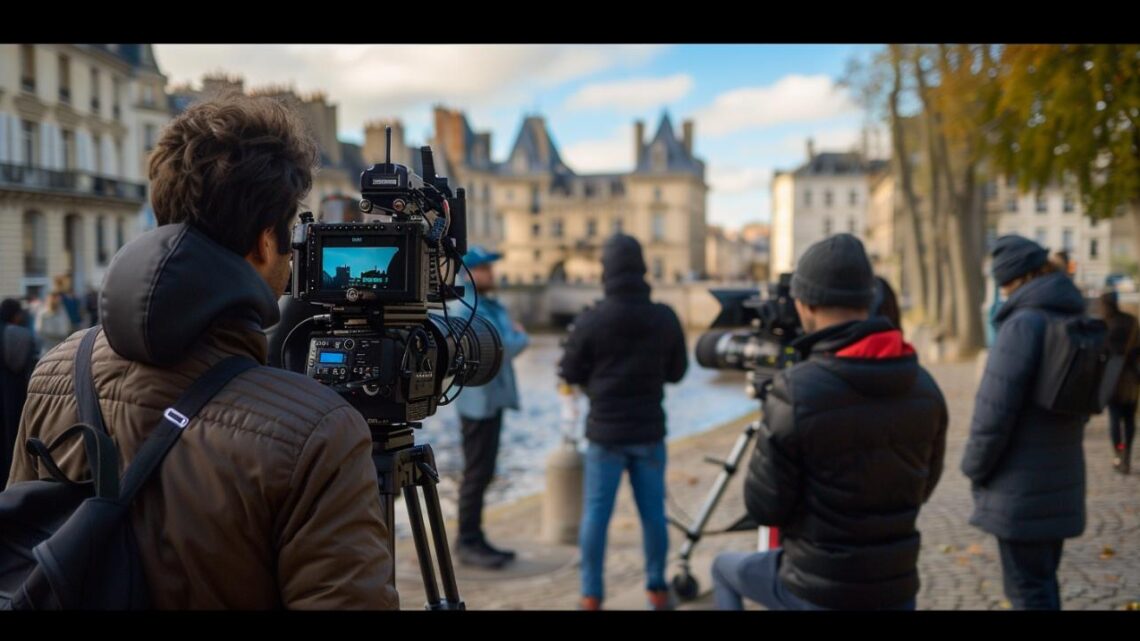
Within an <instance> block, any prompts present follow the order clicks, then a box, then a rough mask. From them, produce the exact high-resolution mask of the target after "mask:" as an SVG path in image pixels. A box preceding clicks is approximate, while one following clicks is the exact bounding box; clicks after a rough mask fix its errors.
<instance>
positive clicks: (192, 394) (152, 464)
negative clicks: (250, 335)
mask: <svg viewBox="0 0 1140 641" xmlns="http://www.w3.org/2000/svg"><path fill="white" fill-rule="evenodd" d="M254 367H257V363H256V362H254V361H253V360H252V359H250V358H248V357H245V356H231V357H229V358H227V359H225V360H224V361H221V362H220V363H218V364H216V365H214V366H213V367H211V368H210V369H209V371H207V372H206V373H205V374H203V375H202V376H201V377H199V378H198V380H196V381H194V384H193V385H191V386H190V388H189V389H188V390H186V392H185V393H184V394H182V397H181V398H179V399H178V401H176V402H175V403H174V405H172V406H171V407H168V408H166V411H165V412H163V415H162V416H163V418H162V420H161V421H159V423H158V425H157V426H156V427H155V428H154V431H152V432H151V434H150V436H148V437H147V439H146V442H145V443H143V446H142V448H141V449H139V452H138V454H136V455H135V458H134V460H132V461H131V464H130V467H128V468H127V471H126V472H125V473H124V474H123V482H122V494H120V499H121V501H122V502H123V503H124V504H125V503H129V502H130V501H131V500H132V499H133V498H134V496H135V494H137V493H138V491H139V489H140V488H142V486H143V484H144V483H146V481H147V479H149V478H150V476H151V474H152V473H153V472H154V471H155V470H156V469H157V468H158V466H159V464H161V463H162V460H163V459H164V458H166V454H167V453H168V452H169V451H170V448H172V447H174V444H175V443H176V442H178V438H179V437H180V436H182V431H183V430H184V429H186V426H187V425H189V424H190V420H191V419H193V418H194V417H195V416H197V414H198V412H199V410H201V409H202V408H203V407H205V405H206V404H207V403H209V402H210V399H212V398H213V397H214V395H215V394H217V393H218V392H220V391H221V390H222V388H223V387H225V386H226V384H227V383H229V382H230V380H232V379H233V378H234V377H236V376H237V375H238V374H241V373H242V372H244V371H246V370H248V369H252V368H254Z"/></svg>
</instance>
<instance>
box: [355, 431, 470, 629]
mask: <svg viewBox="0 0 1140 641" xmlns="http://www.w3.org/2000/svg"><path fill="white" fill-rule="evenodd" d="M419 426H420V424H419V423H407V424H404V425H401V426H398V427H396V429H395V431H383V432H381V431H378V430H375V429H374V430H373V432H372V463H373V464H374V465H375V466H376V480H377V484H378V486H379V488H380V503H381V506H382V507H383V509H384V518H385V522H386V523H387V524H388V544H389V545H390V546H391V550H392V556H393V559H394V558H395V554H396V495H397V494H398V493H400V492H402V493H403V496H404V504H405V505H406V506H407V509H408V520H409V521H410V522H411V526H412V538H413V540H414V541H415V545H416V557H418V559H419V562H420V574H421V575H422V576H423V581H424V593H425V594H426V595H427V604H426V605H425V609H427V610H465V609H466V607H465V606H464V604H463V601H462V600H461V599H460V598H459V587H458V586H457V585H456V583H455V568H454V566H453V565H452V563H451V552H450V551H449V550H448V546H447V534H446V532H445V531H444V526H443V512H442V511H441V510H440V507H439V492H438V491H437V490H436V487H435V486H436V484H437V483H438V482H439V474H438V473H437V472H436V470H435V455H434V454H432V451H431V446H430V445H427V444H424V445H416V444H415V436H414V434H413V432H412V430H413V428H416V427H419ZM416 486H419V487H422V488H423V492H424V502H425V503H426V505H427V515H428V520H429V521H430V522H431V532H432V535H433V538H434V541H433V543H434V546H435V556H436V558H437V559H438V560H439V574H440V579H441V582H442V583H443V593H444V597H445V598H444V599H440V597H439V586H437V584H436V580H435V567H434V565H433V563H432V557H431V550H430V549H429V548H428V533H427V531H426V530H425V529H424V518H423V513H422V512H421V510H420V498H419V495H418V494H416Z"/></svg>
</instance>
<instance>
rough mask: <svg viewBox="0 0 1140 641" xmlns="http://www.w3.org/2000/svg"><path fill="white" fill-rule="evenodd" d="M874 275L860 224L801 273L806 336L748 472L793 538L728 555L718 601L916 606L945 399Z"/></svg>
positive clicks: (757, 508) (753, 494)
mask: <svg viewBox="0 0 1140 641" xmlns="http://www.w3.org/2000/svg"><path fill="white" fill-rule="evenodd" d="M874 287H875V280H874V276H873V275H872V273H871V265H870V262H869V261H868V260H867V256H866V254H865V252H864V250H863V244H862V243H861V242H860V241H859V240H858V239H857V238H855V237H854V236H851V235H849V234H838V235H835V236H832V237H830V238H827V239H826V240H823V241H820V242H818V243H815V244H814V245H812V246H811V247H809V248H808V250H807V251H806V252H805V253H804V255H803V257H802V258H801V259H800V261H799V265H798V267H797V269H796V271H795V274H794V276H793V277H792V283H791V295H792V297H793V298H794V299H795V307H796V311H797V312H798V313H799V316H800V319H801V321H802V323H803V326H804V330H805V332H806V335H804V336H802V337H801V338H799V339H797V340H796V341H795V342H793V343H792V345H793V346H794V347H795V348H796V349H797V350H798V351H799V352H800V353H801V357H802V358H803V360H802V362H800V363H798V364H797V365H795V366H793V367H791V368H788V369H786V370H783V371H782V372H780V373H779V374H778V375H777V376H776V378H775V379H774V381H773V384H772V387H771V391H770V392H769V393H768V396H767V405H766V407H765V418H764V422H763V424H762V426H761V428H760V432H759V434H758V442H757V445H756V449H755V451H754V453H753V456H752V461H751V463H750V466H749V468H748V473H747V477H746V480H745V485H744V500H745V505H746V506H747V508H748V513H749V514H750V515H751V517H752V518H753V519H754V520H756V521H757V522H758V523H760V524H762V525H770V526H776V527H779V528H781V530H780V533H781V535H782V539H781V541H782V547H781V548H777V549H774V550H771V551H767V552H759V553H751V554H749V553H725V554H721V555H719V556H718V557H717V559H716V561H715V562H714V564H713V570H712V574H713V581H714V584H715V594H716V603H717V606H718V607H719V608H721V609H736V610H739V609H741V608H742V605H743V604H742V600H741V597H748V598H749V599H752V600H754V601H756V602H758V603H760V604H761V605H763V606H765V607H767V608H768V609H781V610H783V609H793V610H816V609H914V607H915V595H916V594H917V593H918V587H919V580H918V571H917V569H916V564H917V561H918V553H919V534H918V531H917V530H916V529H915V520H916V519H917V517H918V510H919V507H920V506H921V505H922V503H923V502H925V501H926V500H927V499H928V498H930V495H931V493H932V492H933V491H934V487H935V485H937V483H938V480H939V477H940V476H941V474H942V459H943V454H944V452H945V445H946V426H947V413H946V404H945V401H944V400H943V398H942V394H941V392H940V391H939V389H938V386H937V385H936V384H935V382H934V380H933V379H932V378H931V377H930V375H929V374H927V372H926V371H925V370H924V369H923V368H922V367H920V366H919V365H918V361H917V358H916V356H915V352H914V349H913V348H912V347H911V346H910V345H908V344H907V343H905V342H903V340H902V334H901V333H900V332H899V330H898V329H896V328H894V327H893V326H892V325H891V323H890V322H889V321H888V320H886V319H885V318H883V317H880V316H876V317H869V311H868V309H869V307H870V306H871V304H872V300H873V297H874V294H873V290H874Z"/></svg>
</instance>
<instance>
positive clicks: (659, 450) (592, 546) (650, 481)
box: [578, 440, 669, 600]
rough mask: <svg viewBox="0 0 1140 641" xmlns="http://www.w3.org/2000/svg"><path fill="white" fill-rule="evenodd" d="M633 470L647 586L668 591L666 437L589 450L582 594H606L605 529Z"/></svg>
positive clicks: (580, 538) (581, 535) (580, 537)
mask: <svg viewBox="0 0 1140 641" xmlns="http://www.w3.org/2000/svg"><path fill="white" fill-rule="evenodd" d="M627 470H628V471H629V482H630V485H632V486H633V498H634V501H635V502H636V503H637V512H638V514H640V515H641V534H642V539H643V547H644V550H645V587H646V589H648V590H665V589H667V588H668V584H667V583H666V582H665V556H666V554H667V553H668V552H669V532H668V528H667V526H666V523H665V441H664V440H660V441H656V442H653V443H639V444H636V445H602V444H600V443H595V442H593V441H591V442H590V444H589V447H588V448H587V449H586V471H585V475H584V479H583V484H584V486H585V488H584V489H585V499H584V501H585V505H584V509H583V514H582V526H581V529H580V530H579V533H578V544H579V546H580V547H581V550H582V596H592V597H596V598H598V599H599V600H601V599H604V598H605V586H604V579H605V568H604V566H605V558H606V530H607V529H608V528H609V525H610V516H612V515H613V511H614V500H615V499H616V498H617V491H618V485H620V484H621V475H622V472H624V471H627Z"/></svg>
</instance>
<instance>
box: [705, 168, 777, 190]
mask: <svg viewBox="0 0 1140 641" xmlns="http://www.w3.org/2000/svg"><path fill="white" fill-rule="evenodd" d="M771 180H772V170H771V169H769V168H767V167H720V166H716V165H713V166H711V167H709V173H708V182H709V186H710V187H711V188H712V191H713V193H717V194H742V193H747V192H750V191H757V190H763V189H768V186H769V183H770V182H771Z"/></svg>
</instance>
